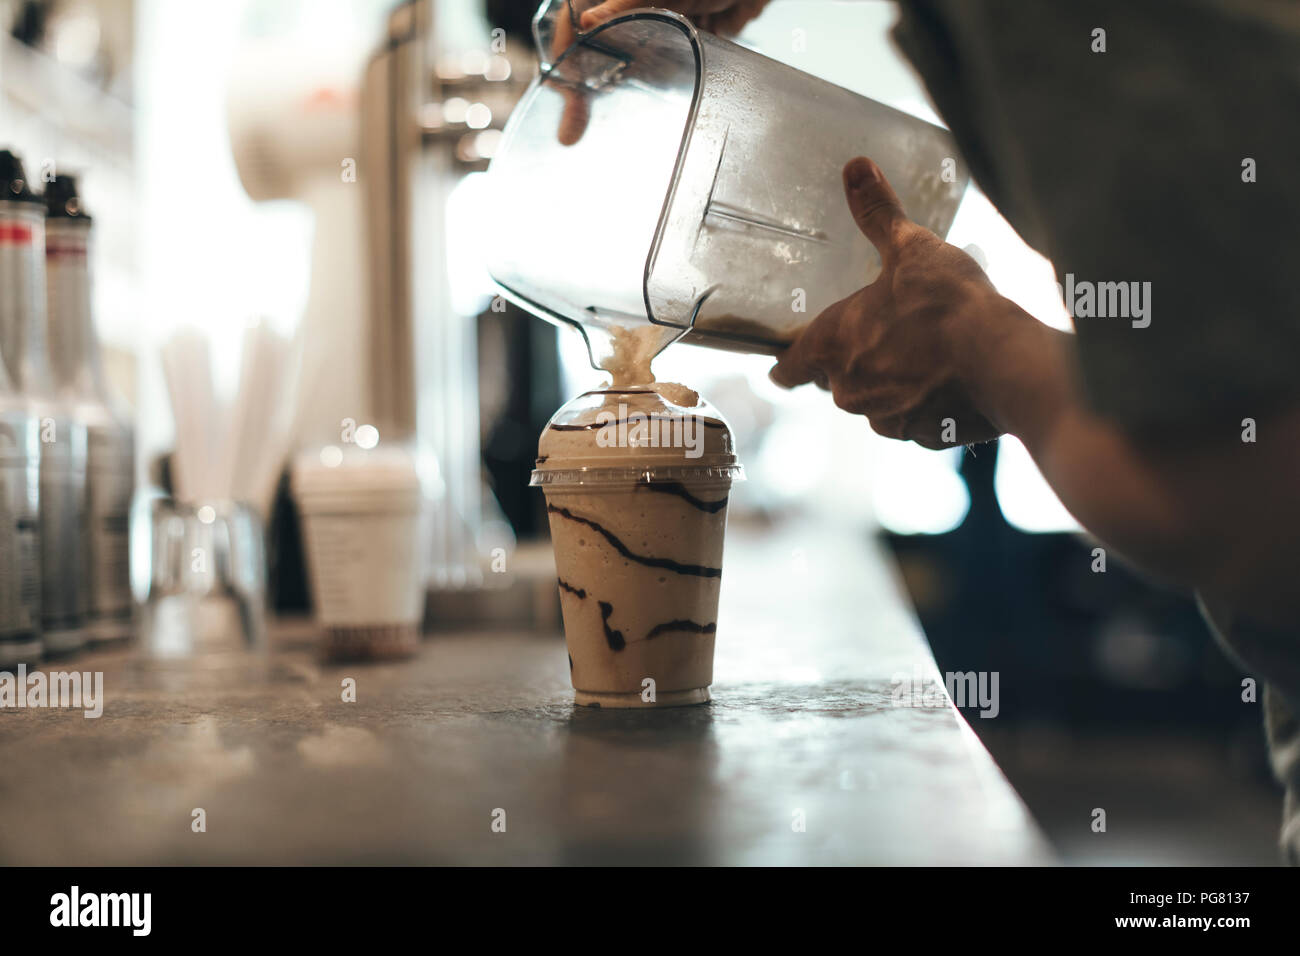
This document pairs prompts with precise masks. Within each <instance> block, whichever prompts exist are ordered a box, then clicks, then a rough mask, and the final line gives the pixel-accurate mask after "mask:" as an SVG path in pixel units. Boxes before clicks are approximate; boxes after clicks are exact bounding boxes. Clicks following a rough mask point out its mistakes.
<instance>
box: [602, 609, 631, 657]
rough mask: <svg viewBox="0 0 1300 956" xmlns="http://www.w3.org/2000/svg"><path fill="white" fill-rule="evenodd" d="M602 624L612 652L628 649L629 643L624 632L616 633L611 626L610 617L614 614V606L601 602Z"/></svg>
mask: <svg viewBox="0 0 1300 956" xmlns="http://www.w3.org/2000/svg"><path fill="white" fill-rule="evenodd" d="M599 604H600V624H601V627H603V628H604V629H605V640H606V641H608V642H609V649H610V650H611V651H621V650H622V649H623V648H625V647H627V641H626V640H625V639H624V638H623V632H622V631H615V630H613V629H612V628H611V627H610V626H609V616H610V615H611V614H613V613H614V605H612V604H610V603H609V602H608V601H600V602H599Z"/></svg>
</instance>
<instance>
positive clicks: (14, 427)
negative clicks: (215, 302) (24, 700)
mask: <svg viewBox="0 0 1300 956" xmlns="http://www.w3.org/2000/svg"><path fill="white" fill-rule="evenodd" d="M47 178H48V180H49V181H48V182H46V183H44V190H43V195H41V196H38V195H36V192H35V191H34V190H33V188H32V186H33V184H32V183H31V182H29V181H28V179H27V177H26V175H25V173H24V170H23V166H22V163H21V161H20V160H19V159H18V157H17V156H15V155H14V154H13V153H12V152H9V151H7V150H0V667H7V666H11V665H14V664H18V663H31V662H33V661H35V660H37V659H39V658H41V657H42V656H54V655H64V654H70V653H74V652H76V651H78V650H80V649H81V648H83V647H85V646H86V645H87V644H88V643H92V642H100V641H111V640H117V639H121V638H126V637H129V636H130V634H131V614H132V601H131V589H130V560H129V515H130V508H131V497H132V494H133V490H134V488H133V483H134V435H133V431H132V428H131V425H130V418H129V416H128V415H127V414H125V413H124V412H123V410H122V409H121V407H120V406H119V405H118V404H117V403H116V402H115V400H114V399H113V398H112V396H111V393H110V390H109V387H108V383H107V380H106V377H105V373H104V367H103V360H102V357H101V354H100V349H99V341H98V338H97V336H96V334H95V330H94V325H93V323H92V320H91V308H90V271H89V266H88V255H87V253H88V247H89V240H90V232H91V218H90V216H89V215H87V214H86V212H85V209H84V208H83V207H82V204H81V200H80V197H79V196H78V195H77V187H76V182H75V180H74V179H73V178H72V177H70V176H64V175H58V176H51V177H47Z"/></svg>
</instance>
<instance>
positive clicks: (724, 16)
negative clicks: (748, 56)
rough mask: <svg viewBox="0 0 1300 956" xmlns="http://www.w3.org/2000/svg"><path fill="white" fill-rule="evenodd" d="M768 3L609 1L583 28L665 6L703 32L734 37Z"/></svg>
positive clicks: (589, 16)
mask: <svg viewBox="0 0 1300 956" xmlns="http://www.w3.org/2000/svg"><path fill="white" fill-rule="evenodd" d="M767 3H768V0H605V2H604V3H602V4H599V5H598V6H595V7H592V8H591V9H590V10H588V11H587V12H586V13H584V14H583V15H582V29H584V30H594V29H595V28H596V27H598V26H600V25H601V24H602V23H604V22H605V21H606V20H612V19H613V18H614V17H616V16H618V15H619V14H620V13H625V12H626V11H628V10H635V9H636V8H638V7H662V8H664V9H666V10H672V11H674V12H675V13H680V14H682V16H685V17H690V18H691V20H692V21H693V22H694V23H695V25H696V26H698V27H700V28H701V29H703V30H710V31H712V32H714V33H727V34H733V35H734V34H736V33H739V32H740V31H741V30H742V29H744V27H745V24H747V23H749V21H750V20H753V19H754V18H755V17H757V16H758V15H759V14H760V13H762V12H763V8H764V7H765V6H767Z"/></svg>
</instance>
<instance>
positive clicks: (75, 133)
mask: <svg viewBox="0 0 1300 956" xmlns="http://www.w3.org/2000/svg"><path fill="white" fill-rule="evenodd" d="M0 96H2V97H3V101H4V107H5V113H6V114H8V113H9V112H10V111H16V112H19V113H25V114H27V118H28V119H30V120H33V121H35V122H37V123H41V124H44V125H45V126H47V127H48V128H49V129H51V130H54V131H57V133H58V135H59V136H60V137H67V138H70V139H73V140H76V141H78V142H80V143H81V144H82V145H83V146H84V147H86V148H88V149H90V150H92V151H94V152H101V153H104V154H107V155H109V156H113V157H117V158H119V159H120V160H122V161H123V162H124V163H126V164H129V163H130V162H131V159H132V157H133V154H134V149H135V141H134V116H135V111H134V109H133V108H132V107H131V105H130V104H128V103H126V102H125V101H123V100H121V99H119V98H117V97H115V96H113V95H111V94H109V93H107V92H105V91H104V90H102V89H100V88H99V87H98V86H96V85H95V84H93V83H91V82H89V81H88V80H86V79H85V78H84V77H82V76H81V75H79V74H77V73H76V72H74V71H72V70H70V69H68V68H67V67H65V66H63V65H62V64H60V63H59V62H58V61H57V60H55V59H53V58H52V57H50V56H47V55H46V54H44V53H42V52H40V51H39V50H34V49H32V48H31V47H28V46H25V45H24V44H22V43H19V42H18V41H17V40H15V39H14V38H13V37H11V36H8V35H4V36H0Z"/></svg>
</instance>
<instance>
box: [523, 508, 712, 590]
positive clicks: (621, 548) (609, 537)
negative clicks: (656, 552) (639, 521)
mask: <svg viewBox="0 0 1300 956" xmlns="http://www.w3.org/2000/svg"><path fill="white" fill-rule="evenodd" d="M546 511H547V513H548V514H555V515H559V516H560V517H561V518H568V519H569V520H570V521H576V522H577V523H578V524H585V525H586V526H587V527H588V528H590V529H591V530H593V531H595V532H596V533H597V534H599V535H601V536H602V537H603V538H604V539H605V540H606V541H608V542H609V543H610V546H611V547H613V549H614V550H615V551H617V552H618V553H619V554H621V555H622V556H623V557H625V558H627V559H628V560H629V561H635V562H636V563H637V564H644V565H645V566H646V567H648V568H663V569H664V570H667V571H674V572H676V573H677V574H694V575H695V576H697V577H701V578H720V577H722V569H721V568H710V567H705V566H704V565H701V564H682V563H680V562H678V561H674V560H672V559H671V558H653V557H647V556H645V555H641V554H635V553H633V552H632V551H631V550H630V549H629V548H628V546H627V545H625V544H624V543H623V542H622V541H620V540H619V539H618V538H617V537H616V536H615V535H614V534H613V533H612V532H610V531H609V530H608V529H607V528H605V527H604V526H602V525H601V524H599V523H597V522H595V521H592V520H591V519H590V518H583V517H580V516H578V515H575V514H574V513H573V512H572V511H569V510H568V509H567V508H561V507H559V506H558V505H553V504H551V503H550V502H547V504H546Z"/></svg>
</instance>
